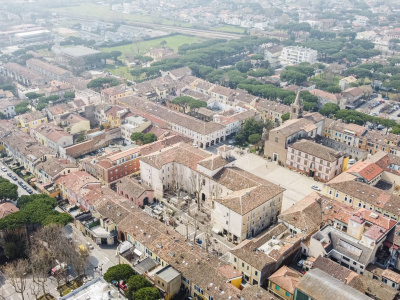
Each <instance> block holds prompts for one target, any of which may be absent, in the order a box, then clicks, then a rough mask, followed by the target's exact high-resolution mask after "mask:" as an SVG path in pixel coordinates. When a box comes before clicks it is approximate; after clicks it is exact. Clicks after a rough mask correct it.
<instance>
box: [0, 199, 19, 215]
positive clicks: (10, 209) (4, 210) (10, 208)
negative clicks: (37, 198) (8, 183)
mask: <svg viewBox="0 0 400 300" xmlns="http://www.w3.org/2000/svg"><path fill="white" fill-rule="evenodd" d="M17 211H19V209H18V207H16V206H15V205H14V204H12V203H10V202H5V203H1V204H0V219H1V218H4V217H5V216H8V215H9V214H12V213H14V212H17Z"/></svg>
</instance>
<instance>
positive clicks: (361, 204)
mask: <svg viewBox="0 0 400 300" xmlns="http://www.w3.org/2000/svg"><path fill="white" fill-rule="evenodd" d="M325 195H326V196H327V197H329V198H331V199H334V200H336V201H340V202H342V203H344V204H347V205H349V206H352V207H353V208H355V209H358V208H366V209H369V210H371V211H375V212H377V213H380V214H382V215H384V216H386V217H388V218H392V219H393V220H396V221H397V220H399V215H398V214H394V213H392V212H389V211H387V210H384V209H382V208H381V207H379V206H376V205H374V204H370V203H368V202H365V201H363V200H361V199H358V198H355V197H353V196H349V195H346V194H345V193H343V192H341V191H338V190H336V189H333V188H331V187H329V186H326V188H325Z"/></svg>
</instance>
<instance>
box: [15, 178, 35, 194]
mask: <svg viewBox="0 0 400 300" xmlns="http://www.w3.org/2000/svg"><path fill="white" fill-rule="evenodd" d="M18 184H19V185H20V186H21V187H22V188H23V189H24V190H25V191H27V192H28V193H29V194H32V193H33V191H32V189H31V188H30V187H29V186H28V185H26V184H25V183H23V182H22V181H21V180H19V181H18Z"/></svg>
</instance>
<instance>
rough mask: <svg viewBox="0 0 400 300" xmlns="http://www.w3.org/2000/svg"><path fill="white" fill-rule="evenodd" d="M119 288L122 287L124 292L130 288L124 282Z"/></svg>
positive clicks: (120, 283)
mask: <svg viewBox="0 0 400 300" xmlns="http://www.w3.org/2000/svg"><path fill="white" fill-rule="evenodd" d="M119 287H120V288H121V290H123V291H124V292H125V291H126V289H127V288H128V286H127V285H126V283H124V282H123V281H122V280H121V281H120V282H119Z"/></svg>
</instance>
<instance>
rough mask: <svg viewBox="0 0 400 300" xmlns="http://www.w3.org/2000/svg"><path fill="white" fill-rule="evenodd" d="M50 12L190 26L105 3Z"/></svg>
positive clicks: (239, 29) (227, 28)
mask: <svg viewBox="0 0 400 300" xmlns="http://www.w3.org/2000/svg"><path fill="white" fill-rule="evenodd" d="M51 12H56V13H60V14H70V15H73V16H76V17H86V18H88V17H96V18H99V19H102V20H104V21H115V20H120V21H132V22H144V23H152V24H162V25H170V26H180V27H192V24H189V23H184V22H179V21H173V20H168V19H163V18H159V17H152V16H148V15H139V14H137V15H133V14H123V13H119V12H116V11H112V10H110V9H109V7H108V6H106V5H96V4H92V3H84V4H81V5H79V6H69V7H60V8H52V9H51ZM210 30H213V31H221V32H230V33H244V32H245V28H242V27H236V26H231V25H225V26H221V27H214V28H210Z"/></svg>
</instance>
